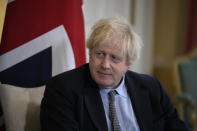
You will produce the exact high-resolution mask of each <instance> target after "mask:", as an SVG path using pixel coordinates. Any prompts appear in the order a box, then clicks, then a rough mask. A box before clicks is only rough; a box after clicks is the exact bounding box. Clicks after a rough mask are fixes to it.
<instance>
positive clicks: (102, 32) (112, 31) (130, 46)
mask: <svg viewBox="0 0 197 131" xmlns="http://www.w3.org/2000/svg"><path fill="white" fill-rule="evenodd" d="M117 35H118V36H120V43H121V44H122V51H123V53H124V54H125V55H126V57H127V64H129V65H131V64H132V63H133V62H134V61H135V60H136V59H137V58H138V57H139V54H140V49H141V40H140V38H139V36H138V35H137V34H136V33H135V32H134V31H133V29H132V28H131V26H130V24H128V23H127V22H126V21H125V20H122V19H120V18H106V19H101V20H99V21H98V22H97V23H96V24H95V25H94V26H93V27H92V32H91V34H90V37H89V39H88V40H87V48H88V49H89V52H91V51H92V50H93V49H94V48H95V47H96V46H97V45H98V44H104V43H105V44H106V43H108V42H106V41H107V40H112V39H113V38H114V37H116V36H117Z"/></svg>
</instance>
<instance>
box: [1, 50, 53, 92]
mask: <svg viewBox="0 0 197 131" xmlns="http://www.w3.org/2000/svg"><path fill="white" fill-rule="evenodd" d="M24 55H25V54H24ZM51 76H52V48H51V47H50V48H47V49H45V50H43V51H42V52H40V53H38V54H35V55H34V56H32V57H30V58H28V59H26V60H24V61H22V62H20V63H18V64H16V65H14V66H13V67H10V68H8V69H6V70H4V71H2V72H0V81H1V82H2V83H4V84H11V85H15V86H20V87H26V88H27V87H36V86H41V85H45V84H46V81H47V80H48V79H50V77H51Z"/></svg>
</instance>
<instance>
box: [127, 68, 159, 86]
mask: <svg viewBox="0 0 197 131" xmlns="http://www.w3.org/2000/svg"><path fill="white" fill-rule="evenodd" d="M126 78H127V79H128V80H132V81H133V82H134V83H141V84H143V85H147V84H148V85H149V84H158V83H160V81H159V80H158V79H157V78H156V77H154V76H151V75H147V74H141V73H137V72H133V71H127V73H126Z"/></svg>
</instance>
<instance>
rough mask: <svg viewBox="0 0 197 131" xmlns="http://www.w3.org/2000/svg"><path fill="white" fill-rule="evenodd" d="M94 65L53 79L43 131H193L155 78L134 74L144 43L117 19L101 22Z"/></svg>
mask: <svg viewBox="0 0 197 131" xmlns="http://www.w3.org/2000/svg"><path fill="white" fill-rule="evenodd" d="M87 47H88V49H89V56H90V59H89V64H86V65H83V66H82V67H79V68H77V69H74V70H71V71H68V72H65V73H63V74H60V75H58V76H56V77H54V78H52V79H51V80H50V81H49V82H48V84H47V87H46V90H45V94H44V98H43V100H42V103H41V114H40V118H41V128H42V130H43V131H54V130H57V131H120V130H121V131H188V130H189V129H188V128H187V127H186V125H185V124H184V122H183V121H182V120H180V118H179V116H178V113H177V111H176V109H175V108H174V107H173V105H172V103H171V101H170V99H169V97H168V95H167V93H166V91H165V89H164V88H163V87H162V85H161V83H160V82H159V81H158V80H157V79H156V78H154V77H151V76H148V75H143V74H138V73H135V72H132V71H129V70H128V69H129V68H130V66H131V64H132V63H133V62H134V61H135V59H136V58H137V57H138V56H139V53H140V47H141V46H140V42H139V38H138V36H137V35H136V34H135V32H134V31H133V30H132V29H131V27H130V25H129V24H127V23H126V22H124V21H122V20H120V19H118V18H108V19H102V20H100V21H98V22H97V23H96V24H95V25H94V26H93V31H92V33H91V35H90V37H89V39H88V41H87Z"/></svg>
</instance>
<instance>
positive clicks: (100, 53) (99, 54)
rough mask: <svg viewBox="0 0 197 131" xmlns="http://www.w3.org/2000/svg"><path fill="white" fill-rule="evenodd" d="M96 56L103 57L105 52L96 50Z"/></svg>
mask: <svg viewBox="0 0 197 131" xmlns="http://www.w3.org/2000/svg"><path fill="white" fill-rule="evenodd" d="M96 56H97V57H99V58H101V57H103V56H104V53H102V52H96Z"/></svg>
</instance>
